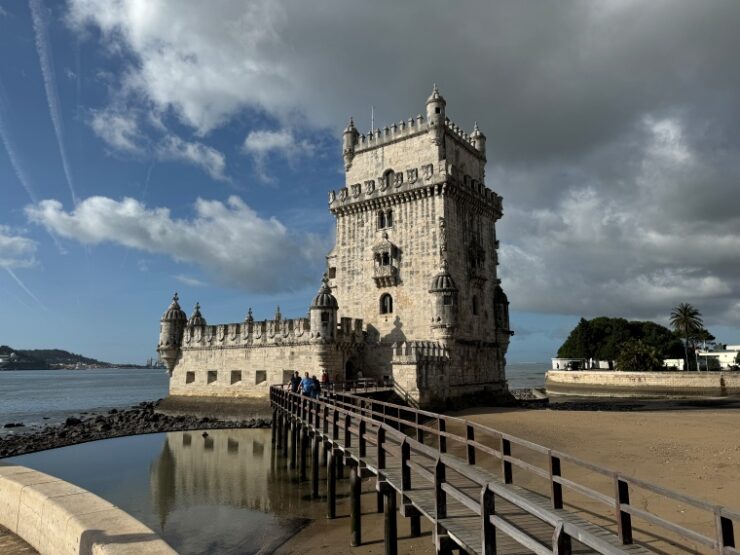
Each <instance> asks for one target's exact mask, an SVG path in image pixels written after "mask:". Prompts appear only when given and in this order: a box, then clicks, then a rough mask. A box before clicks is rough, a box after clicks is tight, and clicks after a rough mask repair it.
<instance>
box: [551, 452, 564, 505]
mask: <svg viewBox="0 0 740 555" xmlns="http://www.w3.org/2000/svg"><path fill="white" fill-rule="evenodd" d="M548 458H549V460H550V501H551V502H552V508H553V509H562V508H563V485H562V484H559V483H558V482H556V481H555V478H559V477H560V476H562V471H561V469H560V457H556V456H555V455H553V454H552V452H551V453H550V455H549V457H548Z"/></svg>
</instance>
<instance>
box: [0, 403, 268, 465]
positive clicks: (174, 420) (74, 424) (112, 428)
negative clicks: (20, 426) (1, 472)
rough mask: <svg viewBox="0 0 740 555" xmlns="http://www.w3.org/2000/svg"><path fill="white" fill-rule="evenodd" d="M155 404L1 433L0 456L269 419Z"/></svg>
mask: <svg viewBox="0 0 740 555" xmlns="http://www.w3.org/2000/svg"><path fill="white" fill-rule="evenodd" d="M157 404H158V403H141V404H139V405H136V406H134V407H131V408H130V409H123V410H117V409H112V410H110V411H108V413H107V414H105V415H102V414H100V415H95V416H88V417H85V418H75V417H69V418H67V420H66V421H65V422H64V424H60V425H58V426H46V427H44V428H43V429H41V430H38V431H31V432H28V433H21V434H17V435H11V436H5V437H3V438H1V439H0V458H2V457H13V456H17V455H24V454H26V453H33V452H35V451H43V450H45V449H54V448H56V447H64V446H65V445H74V444H77V443H85V442H88V441H96V440H99V439H108V438H112V437H121V436H129V435H136V434H150V433H157V432H176V431H184V430H196V429H197V430H204V429H216V428H264V427H268V426H270V419H269V418H261V417H255V418H248V419H244V420H221V419H216V418H209V417H199V416H192V415H167V414H161V413H159V412H157V410H156V409H157Z"/></svg>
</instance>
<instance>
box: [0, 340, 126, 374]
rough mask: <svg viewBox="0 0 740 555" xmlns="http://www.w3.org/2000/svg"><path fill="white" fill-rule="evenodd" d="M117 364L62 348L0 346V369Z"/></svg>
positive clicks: (85, 366) (114, 365)
mask: <svg viewBox="0 0 740 555" xmlns="http://www.w3.org/2000/svg"><path fill="white" fill-rule="evenodd" d="M116 366H119V365H116V364H111V363H110V362H104V361H101V360H96V359H94V358H88V357H84V356H82V355H78V354H75V353H70V352H69V351H64V350H62V349H13V348H12V347H8V346H7V345H2V346H0V369H3V370H50V369H58V368H113V367H116Z"/></svg>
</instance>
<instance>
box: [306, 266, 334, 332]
mask: <svg viewBox="0 0 740 555" xmlns="http://www.w3.org/2000/svg"><path fill="white" fill-rule="evenodd" d="M338 310H339V303H338V302H337V299H336V297H335V296H334V295H332V293H331V287H329V277H328V276H327V274H324V277H323V279H322V280H321V287H320V288H319V292H318V293H317V294H316V296H315V297H314V298H313V302H312V303H311V307H310V308H309V314H310V318H311V337H312V338H314V339H324V340H333V339H335V338H336V334H337V311H338Z"/></svg>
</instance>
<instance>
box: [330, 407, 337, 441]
mask: <svg viewBox="0 0 740 555" xmlns="http://www.w3.org/2000/svg"><path fill="white" fill-rule="evenodd" d="M331 437H332V439H334V440H337V439H339V411H338V410H337V407H334V413H333V414H332V429H331Z"/></svg>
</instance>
